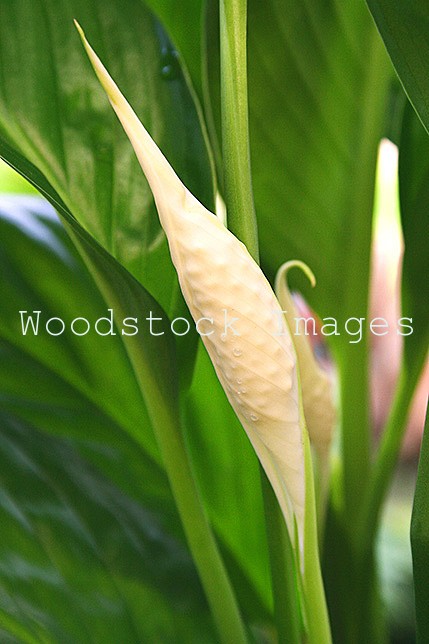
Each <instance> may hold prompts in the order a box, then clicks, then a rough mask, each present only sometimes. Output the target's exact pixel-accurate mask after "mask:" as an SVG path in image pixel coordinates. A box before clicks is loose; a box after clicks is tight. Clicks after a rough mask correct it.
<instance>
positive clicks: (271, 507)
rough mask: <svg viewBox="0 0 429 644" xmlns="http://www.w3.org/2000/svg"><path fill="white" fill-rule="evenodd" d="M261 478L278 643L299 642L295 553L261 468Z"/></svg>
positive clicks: (292, 643) (290, 643) (299, 629)
mask: <svg viewBox="0 0 429 644" xmlns="http://www.w3.org/2000/svg"><path fill="white" fill-rule="evenodd" d="M261 481H262V492H263V498H264V509H265V523H266V526H267V540H268V549H269V554H270V566H271V579H272V585H273V588H272V590H273V601H274V619H275V622H276V626H277V639H278V642H279V644H300V643H301V641H302V627H301V621H302V619H301V616H300V607H299V589H298V587H297V584H298V578H297V572H296V565H295V560H294V552H293V548H292V544H291V541H290V537H289V532H288V530H287V528H286V523H285V520H284V517H283V514H282V512H281V510H280V506H279V504H278V502H277V499H276V496H275V494H274V491H273V489H272V487H271V483H270V482H269V480H268V478H267V476H266V474H265V472H264V471H263V469H262V468H261Z"/></svg>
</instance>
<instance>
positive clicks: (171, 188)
mask: <svg viewBox="0 0 429 644" xmlns="http://www.w3.org/2000/svg"><path fill="white" fill-rule="evenodd" d="M77 28H78V30H79V33H80V35H81V38H82V41H83V43H84V46H85V49H86V51H87V53H88V56H89V58H90V61H91V63H92V65H93V67H94V70H95V72H96V74H97V76H98V78H99V80H100V82H101V84H102V86H103V87H104V89H105V91H106V93H107V96H108V98H109V101H110V103H111V105H112V107H113V109H114V110H115V112H116V114H117V116H118V118H119V120H120V122H121V123H122V126H123V128H124V130H125V132H126V133H127V135H128V137H129V139H130V141H131V144H132V145H133V147H134V150H135V153H136V155H137V158H138V160H139V162H140V165H141V167H142V169H143V172H144V174H145V175H146V178H147V180H148V182H149V185H150V187H151V190H152V192H153V195H154V199H155V203H156V206H157V210H158V213H159V218H160V221H161V225H162V227H163V229H164V231H165V234H166V236H167V239H168V243H169V248H170V253H171V257H172V260H173V263H174V265H175V268H176V270H177V274H178V278H179V282H180V286H181V289H182V292H183V295H184V298H185V300H186V302H187V304H188V307H189V310H190V312H191V314H192V316H193V318H194V319H195V320H196V321H197V320H201V319H202V318H205V319H206V320H205V321H206V323H207V326H206V327H205V328H203V327H204V325H203V324H201V330H202V331H203V333H202V340H203V342H204V344H205V347H206V349H207V351H208V354H209V356H210V358H211V360H212V363H213V365H214V368H215V370H216V373H217V376H218V378H219V380H220V382H221V384H222V386H223V388H224V390H225V392H226V395H227V397H228V399H229V401H230V404H231V405H232V407H233V409H234V411H235V413H236V414H237V416H238V418H239V419H240V421H241V424H242V425H243V427H244V429H245V430H246V432H247V435H248V437H249V439H250V441H251V443H252V445H253V447H254V449H255V452H256V454H257V456H258V458H259V460H260V462H261V464H262V466H263V468H264V469H265V472H266V474H267V476H268V478H269V480H270V482H271V485H272V487H273V489H274V491H275V493H276V496H277V499H278V501H279V504H280V507H281V509H282V512H283V515H284V517H285V521H286V524H287V526H288V530H289V534H290V538H291V541H292V543H295V542H296V537H295V534H296V533H297V534H298V543H299V547H300V550H301V552H302V550H303V542H304V532H305V520H306V519H305V517H306V512H305V502H306V490H307V489H308V487H307V484H306V481H308V479H306V466H308V465H306V464H308V459H307V458H306V450H305V445H306V428H305V423H304V418H303V413H302V404H301V398H300V390H299V382H298V374H297V358H296V353H295V348H294V345H293V342H292V339H291V335H290V332H289V329H288V325H287V323H286V321H285V319H284V316H283V313H282V308H281V306H280V303H279V301H278V300H277V298H276V296H275V294H274V292H273V290H272V288H271V286H270V284H269V283H268V281H267V279H266V278H265V276H264V274H263V273H262V271H261V269H260V268H259V266H258V265H257V263H256V262H255V261H254V260H253V259H252V257H251V256H250V254H249V253H248V251H247V249H246V247H245V246H244V245H243V244H242V243H241V242H240V241H239V240H238V239H237V238H236V237H235V236H234V235H233V234H232V233H231V232H230V231H229V230H228V229H227V228H226V227H225V226H224V225H223V223H222V222H221V221H220V220H219V219H218V217H216V216H215V215H214V214H213V213H211V212H209V211H208V210H207V209H206V208H205V207H204V206H203V205H202V204H201V203H200V202H199V201H198V200H197V199H196V198H195V197H194V196H193V195H192V194H191V193H190V192H189V190H188V189H187V188H186V187H185V186H184V185H183V183H182V182H181V181H180V179H179V178H178V176H177V175H176V174H175V172H174V170H173V168H172V167H171V166H170V164H169V163H168V161H167V160H166V158H165V157H164V156H163V154H162V153H161V151H160V150H159V148H158V147H157V145H156V144H155V142H154V141H153V140H152V138H151V137H150V135H149V134H148V132H147V131H146V129H145V128H144V126H143V125H142V123H141V122H140V121H139V119H138V118H137V116H136V114H135V113H134V112H133V110H132V108H131V107H130V105H129V104H128V103H127V101H126V100H125V98H124V97H123V95H122V94H121V93H120V91H119V89H118V87H117V86H116V84H115V83H114V81H113V80H112V78H111V77H110V76H109V74H108V72H107V71H106V69H105V68H104V66H103V64H102V63H101V61H100V60H99V58H98V57H97V55H96V54H95V52H94V51H93V49H92V48H91V46H90V45H89V44H88V42H87V40H86V39H85V36H84V34H83V31H82V29H81V28H80V27H79V25H77ZM226 315H228V317H229V319H232V318H233V319H234V320H236V322H235V323H234V324H233V325H231V328H225V317H226ZM211 331H212V332H211Z"/></svg>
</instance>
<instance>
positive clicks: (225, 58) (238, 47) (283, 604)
mask: <svg viewBox="0 0 429 644" xmlns="http://www.w3.org/2000/svg"><path fill="white" fill-rule="evenodd" d="M219 20H220V69H221V113H222V155H223V184H224V190H225V202H226V209H227V223H228V228H229V229H230V230H231V231H232V232H233V233H234V234H235V236H236V237H238V239H240V240H241V241H242V242H243V243H244V245H245V246H246V247H247V250H248V251H249V253H250V254H251V255H252V257H253V258H254V260H255V261H256V262H258V263H259V244H258V231H257V223H256V214H255V206H254V202H253V189H252V177H251V166H250V144H249V116H248V97H247V46H246V45H247V0H220V2H219ZM260 471H261V481H262V491H263V502H264V508H265V521H266V527H267V536H268V548H269V552H270V561H271V579H272V590H273V596H274V612H275V621H276V626H277V630H278V637H279V642H284V643H286V642H290V643H291V644H293V643H294V642H299V636H298V633H299V630H300V625H299V621H298V618H299V615H298V613H297V606H296V602H297V597H296V592H295V588H294V586H293V583H292V577H293V575H294V571H293V566H292V567H291V563H292V564H293V561H291V559H290V556H288V554H289V553H288V550H287V549H285V548H284V540H283V539H282V538H279V532H278V530H279V528H280V522H281V531H282V532H281V534H282V533H283V531H284V529H285V525H284V519H283V516H281V517H280V516H279V515H280V514H281V512H280V508H279V506H278V503H277V501H276V499H274V498H273V496H274V493H273V491H272V490H271V489H268V486H269V485H270V484H269V483H268V481H267V480H266V475H265V472H264V470H263V468H262V467H260ZM287 538H288V537H287ZM291 619H294V620H296V621H295V622H294V623H291ZM297 637H298V639H296V638H297ZM289 638H290V639H289Z"/></svg>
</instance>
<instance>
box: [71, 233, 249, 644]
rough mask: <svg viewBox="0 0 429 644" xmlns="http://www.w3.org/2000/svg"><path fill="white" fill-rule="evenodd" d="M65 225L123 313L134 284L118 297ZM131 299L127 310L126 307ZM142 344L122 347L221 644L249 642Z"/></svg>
mask: <svg viewBox="0 0 429 644" xmlns="http://www.w3.org/2000/svg"><path fill="white" fill-rule="evenodd" d="M65 223H66V227H67V230H68V232H69V234H70V236H71V238H72V240H73V241H74V243H75V244H76V246H77V247H78V248H79V250H80V251H81V252H82V255H83V257H84V259H85V261H86V262H87V264H88V267H89V268H90V271H91V274H92V276H93V278H94V279H95V281H96V282H97V285H98V286H99V288H100V291H101V293H102V294H103V296H104V298H105V300H106V302H108V303H109V304H110V305H111V306H112V308H114V309H115V311H117V312H118V315H119V316H121V314H122V316H123V317H125V316H126V315H128V314H129V311H130V310H132V308H131V305H130V304H129V303H130V302H133V301H134V300H135V299H138V298H136V297H135V294H134V291H133V288H134V286H132V287H131V288H130V287H129V283H127V282H125V283H124V284H123V286H124V288H123V289H121V290H120V293H121V294H120V295H118V292H119V289H116V290H113V289H112V288H111V283H110V278H111V275H110V273H109V274H106V272H105V270H104V269H103V264H102V263H101V265H100V264H99V263H98V262H97V260H96V259H95V260H94V257H93V256H91V255H89V254H88V253H87V251H86V247H85V244H83V243H82V240H81V238H80V236H79V234H77V232H76V231H75V230H74V229H73V228H72V227H71V226H70V225H69V224H68V222H67V221H66V222H65ZM120 275H121V273H120V272H118V276H120ZM118 279H119V277H118ZM133 284H134V283H133ZM127 300H128V306H129V308H127ZM142 342H144V340H143V341H142V340H141V339H139V337H138V336H128V337H127V338H126V339H125V338H124V346H125V349H126V351H127V354H128V356H129V359H130V363H131V366H132V368H133V371H134V374H135V377H136V380H137V383H138V385H139V388H140V391H141V395H142V397H143V400H144V401H145V404H146V408H147V411H148V414H149V418H150V420H151V423H152V427H153V430H154V433H155V437H156V440H157V443H158V446H159V449H160V452H161V456H162V459H163V462H164V465H165V469H166V472H167V476H168V480H169V482H170V485H171V489H172V492H173V496H174V499H175V502H176V506H177V509H178V512H179V515H180V519H181V521H182V525H183V529H184V531H185V535H186V539H187V541H188V545H189V548H190V551H191V554H192V557H193V560H194V562H195V565H196V567H197V570H198V573H199V576H200V579H201V583H202V585H203V588H204V591H205V594H206V597H207V601H208V603H209V606H210V610H211V612H212V615H213V619H214V622H215V624H216V628H217V631H218V634H219V638H220V641H221V642H222V643H223V644H231V642H237V644H246V643H247V642H248V638H247V634H246V629H245V627H244V624H243V621H242V618H241V615H240V610H239V607H238V604H237V600H236V597H235V594H234V591H233V588H232V586H231V583H230V580H229V578H228V575H227V572H226V569H225V566H224V563H223V560H222V558H221V556H220V553H219V550H218V547H217V544H216V541H215V538H214V536H213V533H212V530H211V527H210V524H209V522H208V519H207V516H206V513H205V510H204V505H203V502H202V500H201V497H200V493H199V490H198V487H197V485H196V483H195V479H194V475H193V472H192V468H191V462H190V458H189V456H188V453H187V451H186V447H185V443H184V440H183V436H182V433H181V428H180V421H179V420H178V419H179V418H180V413H179V409H178V400H177V398H176V397H175V396H174V394H173V395H172V399H171V400H165V396H164V395H163V394H162V392H161V391H160V389H159V384H158V379H157V376H156V375H155V374H153V373H152V372H151V370H150V369H148V364H147V357H146V356H145V351H144V349H143V348H142ZM173 387H174V385H173Z"/></svg>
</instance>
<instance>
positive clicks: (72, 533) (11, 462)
mask: <svg viewBox="0 0 429 644" xmlns="http://www.w3.org/2000/svg"><path fill="white" fill-rule="evenodd" d="M1 424H2V430H1V447H0V463H1V474H0V482H1V493H0V517H1V526H2V529H1V542H0V633H1V634H2V641H10V640H9V639H8V638H10V637H11V636H12V641H20V642H40V641H43V642H58V643H59V642H82V643H83V642H88V641H104V642H118V641H127V642H136V643H138V642H142V641H155V640H157V639H159V640H161V641H178V642H189V641H194V642H200V641H203V640H202V639H201V638H202V637H204V638H206V641H210V639H211V637H210V623H209V620H208V614H207V610H206V607H205V604H204V600H203V599H202V597H203V595H202V593H201V589H200V587H199V583H198V580H197V578H196V574H195V571H194V569H193V565H192V562H191V560H190V558H189V555H188V554H187V552H186V550H185V549H184V547H183V545H182V544H181V543H180V542H179V541H177V540H176V539H174V537H172V536H171V535H169V534H168V532H166V530H165V526H163V525H162V522H161V521H160V519H159V517H157V516H156V515H154V514H153V513H152V512H150V511H148V510H146V509H145V508H144V506H142V505H141V504H138V503H136V502H134V501H133V500H132V499H130V497H128V496H126V495H124V494H123V493H121V492H120V491H119V490H118V488H117V487H115V486H114V485H112V483H110V482H109V481H108V480H107V479H106V478H105V477H103V476H102V475H100V474H99V473H98V472H97V471H96V470H94V468H92V467H91V466H89V465H88V463H87V462H85V460H83V459H82V458H81V457H80V456H79V455H78V453H77V452H76V450H75V449H74V447H73V443H72V442H70V441H65V440H59V439H52V438H48V437H47V436H46V434H40V433H39V432H38V431H36V430H34V429H33V428H32V427H31V425H29V424H27V423H23V422H17V421H16V420H13V419H11V418H9V417H8V416H7V415H5V414H4V413H2V414H1ZM185 589H186V591H185ZM13 636H15V638H16V639H13Z"/></svg>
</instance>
